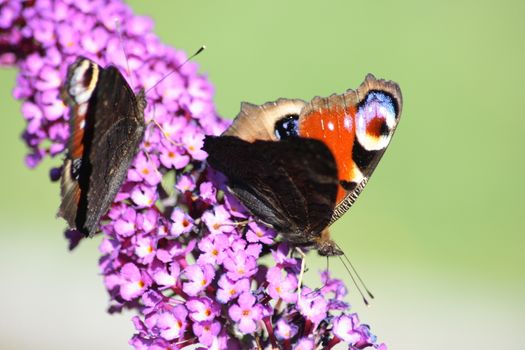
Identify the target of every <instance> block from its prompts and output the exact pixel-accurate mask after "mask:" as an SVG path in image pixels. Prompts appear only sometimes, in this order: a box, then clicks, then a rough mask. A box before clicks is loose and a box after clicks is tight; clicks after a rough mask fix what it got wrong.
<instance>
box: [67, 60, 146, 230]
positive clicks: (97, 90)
mask: <svg viewBox="0 0 525 350" xmlns="http://www.w3.org/2000/svg"><path fill="white" fill-rule="evenodd" d="M64 95H65V100H66V102H67V104H68V105H69V107H70V110H71V115H70V139H69V142H68V152H67V155H66V159H65V160H64V166H63V171H62V178H61V196H62V202H61V204H60V208H59V213H58V215H59V216H62V217H63V218H64V219H65V220H66V221H67V223H68V225H69V227H70V228H75V229H77V230H79V231H81V232H83V233H84V234H85V235H88V236H92V235H93V234H94V233H95V231H96V229H97V228H98V224H99V221H100V218H101V217H102V216H103V215H104V214H105V213H106V212H107V210H108V209H109V207H110V206H111V204H112V203H113V200H114V199H115V196H116V195H117V193H118V191H119V190H120V187H121V185H122V183H123V182H124V180H125V178H126V175H127V171H128V168H129V167H130V165H131V162H132V161H133V158H134V157H135V155H136V153H137V152H138V149H139V146H140V143H141V142H142V139H143V137H144V130H145V123H144V109H145V107H146V100H145V98H144V93H143V92H140V93H139V94H138V95H135V94H134V92H133V90H132V89H131V88H130V86H129V85H128V83H127V82H126V80H125V79H124V77H123V76H122V74H121V73H120V71H119V70H118V69H117V68H115V67H112V66H109V67H106V68H102V67H100V66H99V65H97V64H96V63H95V62H93V61H91V60H89V59H86V58H83V57H80V58H79V59H77V61H76V62H75V63H73V64H72V65H71V66H70V67H69V69H68V75H67V82H66V86H65V89H64Z"/></svg>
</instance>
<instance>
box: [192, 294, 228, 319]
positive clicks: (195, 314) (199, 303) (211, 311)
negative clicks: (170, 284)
mask: <svg viewBox="0 0 525 350" xmlns="http://www.w3.org/2000/svg"><path fill="white" fill-rule="evenodd" d="M186 307H187V308H188V310H189V311H190V318H191V319H192V320H193V321H195V322H204V321H212V320H213V319H214V318H215V317H216V316H218V314H219V311H220V309H219V307H218V305H217V304H215V303H214V302H213V301H212V300H211V299H209V298H196V299H191V300H189V301H188V302H187V303H186Z"/></svg>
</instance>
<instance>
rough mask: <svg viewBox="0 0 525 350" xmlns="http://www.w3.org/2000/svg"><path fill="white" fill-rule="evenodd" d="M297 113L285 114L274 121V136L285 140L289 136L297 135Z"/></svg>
mask: <svg viewBox="0 0 525 350" xmlns="http://www.w3.org/2000/svg"><path fill="white" fill-rule="evenodd" d="M298 120H299V114H287V115H285V116H284V117H282V118H281V119H279V120H278V121H277V122H276V123H275V136H277V138H278V139H279V140H285V139H287V138H289V137H297V136H299V134H298V125H297V122H298Z"/></svg>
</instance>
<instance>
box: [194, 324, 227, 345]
mask: <svg viewBox="0 0 525 350" xmlns="http://www.w3.org/2000/svg"><path fill="white" fill-rule="evenodd" d="M220 331H221V324H220V323H219V322H217V321H206V322H196V323H194V324H193V332H194V333H195V335H196V336H197V337H198V338H199V342H200V343H201V344H203V345H206V346H208V347H211V345H212V344H213V342H214V341H215V340H217V335H218V334H219V332H220ZM217 346H218V344H217V345H216V347H215V348H217ZM212 348H214V347H212Z"/></svg>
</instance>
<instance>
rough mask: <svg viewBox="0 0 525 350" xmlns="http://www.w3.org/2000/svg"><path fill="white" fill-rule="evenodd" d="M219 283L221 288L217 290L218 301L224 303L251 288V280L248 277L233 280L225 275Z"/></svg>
mask: <svg viewBox="0 0 525 350" xmlns="http://www.w3.org/2000/svg"><path fill="white" fill-rule="evenodd" d="M218 285H219V290H218V291H217V301H218V302H219V303H222V304H226V303H227V302H228V301H230V300H232V299H233V298H235V297H237V296H238V295H239V294H241V293H244V292H248V291H249V290H250V281H249V280H248V279H247V278H243V279H240V280H237V281H232V280H230V279H229V278H228V277H227V276H225V275H223V276H222V277H221V279H220V280H219V282H218Z"/></svg>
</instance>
